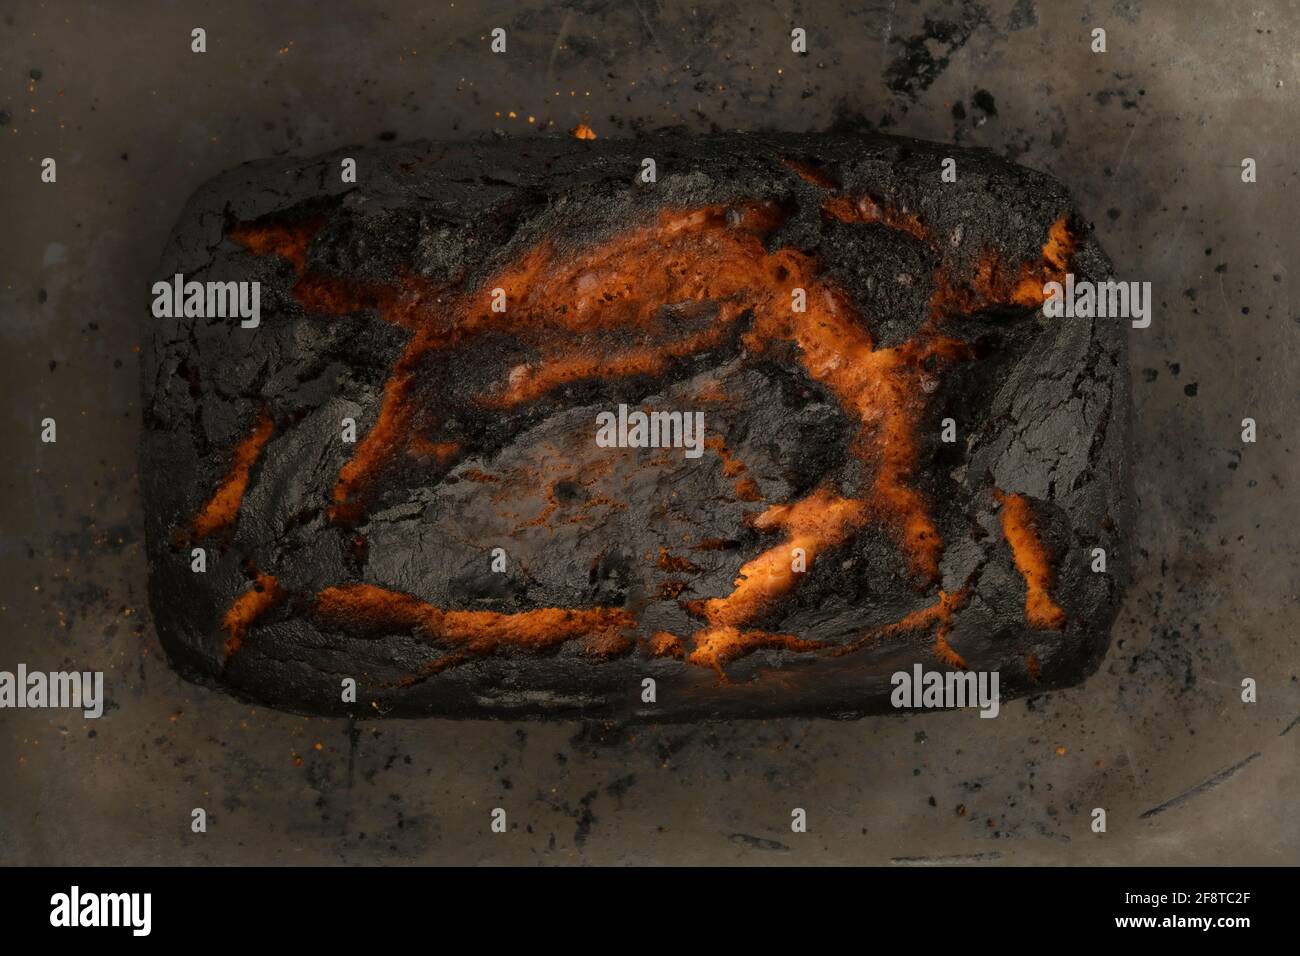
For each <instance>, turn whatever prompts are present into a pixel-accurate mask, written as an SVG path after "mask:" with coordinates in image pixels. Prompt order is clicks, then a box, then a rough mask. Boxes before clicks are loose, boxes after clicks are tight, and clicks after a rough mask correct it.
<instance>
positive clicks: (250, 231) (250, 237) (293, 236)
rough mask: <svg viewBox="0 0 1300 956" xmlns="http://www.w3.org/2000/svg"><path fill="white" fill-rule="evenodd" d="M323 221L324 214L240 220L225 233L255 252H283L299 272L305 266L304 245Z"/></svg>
mask: <svg viewBox="0 0 1300 956" xmlns="http://www.w3.org/2000/svg"><path fill="white" fill-rule="evenodd" d="M324 225H325V217H323V216H313V217H311V218H309V219H303V220H300V221H298V222H292V223H281V222H241V223H236V224H235V225H233V226H232V227H231V228H230V229H229V230H228V231H227V232H226V236H227V238H229V239H230V240H231V241H232V242H236V243H238V244H239V245H241V246H243V247H244V248H245V249H247V250H248V251H249V252H250V253H252V254H253V255H255V256H269V255H277V256H283V257H284V258H285V259H288V260H289V262H291V263H292V264H293V267H294V269H295V270H296V271H297V272H298V273H299V274H301V273H302V272H303V271H304V270H305V269H306V268H307V249H308V248H309V247H310V246H311V242H312V240H313V239H314V238H316V233H318V232H320V230H321V227H322V226H324Z"/></svg>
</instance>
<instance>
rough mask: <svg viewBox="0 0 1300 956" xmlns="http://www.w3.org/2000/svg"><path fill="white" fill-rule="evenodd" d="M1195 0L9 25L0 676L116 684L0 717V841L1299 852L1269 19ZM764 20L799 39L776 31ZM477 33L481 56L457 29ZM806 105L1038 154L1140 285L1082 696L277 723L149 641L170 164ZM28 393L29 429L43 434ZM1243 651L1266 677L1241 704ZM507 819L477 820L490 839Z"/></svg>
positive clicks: (508, 852)
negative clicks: (1096, 824) (815, 715)
mask: <svg viewBox="0 0 1300 956" xmlns="http://www.w3.org/2000/svg"><path fill="white" fill-rule="evenodd" d="M381 6H382V7H383V8H384V9H383V10H382V11H381V10H380V7H381ZM1194 6H1195V10H1189V9H1188V5H1185V4H1173V3H1168V4H1166V3H1151V2H1147V3H1142V2H1138V0H1132V2H1122V0H1121V2H1115V3H1108V2H1096V3H1087V4H1069V3H1051V4H1047V3H1035V2H1033V0H1015V2H1008V3H1001V2H989V3H986V4H980V5H976V4H973V3H961V2H955V3H947V4H944V3H939V2H922V3H919V4H911V3H905V4H898V5H897V7H898V8H897V9H894V5H893V4H890V3H874V4H853V3H817V4H811V3H808V4H790V3H786V4H780V5H777V6H775V7H773V8H772V9H770V10H767V11H755V10H753V9H752V5H750V4H744V3H738V2H737V3H732V2H724V3H717V4H707V5H705V4H701V5H691V4H685V3H667V2H662V3H654V2H651V0H641V2H639V3H617V2H599V0H586V2H578V0H575V2H570V3H564V4H555V5H542V4H522V5H503V4H475V5H473V7H474V9H473V11H472V12H471V11H467V10H465V9H463V7H462V6H456V7H452V6H450V5H445V6H440V7H438V8H436V9H431V8H430V6H429V5H427V4H417V3H400V4H394V3H386V4H382V5H381V4H378V3H373V4H372V3H362V4H352V5H349V6H348V8H347V9H346V10H343V11H340V12H338V13H332V14H330V15H329V16H328V17H324V16H320V15H319V13H318V12H317V10H318V5H316V4H308V3H301V2H284V3H280V4H276V5H274V6H272V7H267V6H266V5H265V4H256V3H253V2H251V0H250V2H244V3H231V4H225V5H223V8H224V9H223V10H222V12H221V13H220V14H218V13H216V12H212V11H213V10H214V9H215V8H209V9H208V11H207V12H205V13H204V14H203V15H202V16H200V17H197V18H196V17H195V16H194V15H190V14H184V13H182V12H177V10H176V9H175V8H174V7H172V6H170V5H164V4H161V3H158V4H139V5H133V6H132V8H131V10H130V11H129V12H128V11H123V10H118V9H114V6H113V5H110V6H104V5H96V6H92V5H90V4H63V5H60V9H59V10H58V12H55V11H53V10H50V9H42V8H40V7H37V6H35V5H23V6H21V7H20V8H18V9H14V8H12V7H11V8H10V9H9V11H8V12H6V13H3V14H0V36H3V40H4V42H3V43H2V44H0V51H3V52H0V110H2V111H3V112H4V114H5V115H3V116H0V120H3V121H4V125H2V126H0V182H2V183H3V184H4V187H3V204H2V205H3V208H4V210H5V224H6V226H7V228H5V229H3V230H0V263H2V264H3V265H0V273H2V275H3V282H2V283H0V317H2V320H3V321H2V322H0V336H2V337H3V348H2V349H0V375H2V377H3V380H4V382H5V389H6V393H5V394H6V401H5V402H4V403H3V406H2V407H0V416H2V417H3V423H4V440H5V442H6V450H7V452H8V455H7V456H6V467H5V469H4V480H5V493H4V495H3V499H2V501H0V530H2V532H3V536H2V537H0V669H10V670H12V669H13V668H14V667H15V666H16V665H17V663H18V662H19V661H25V662H27V663H28V664H29V666H32V667H40V668H44V669H64V668H76V669H102V670H104V671H106V681H107V686H108V694H109V697H110V701H111V702H110V705H109V710H108V712H107V713H106V715H105V716H104V717H103V719H101V720H98V721H85V720H83V719H82V718H81V717H80V716H74V715H71V714H69V713H67V712H59V711H25V710H24V711H3V712H0V768H3V773H0V862H5V863H10V862H14V863H91V862H110V861H111V862H141V863H162V862H175V863H193V864H205V863H238V862H251V863H274V862H300V863H361V862H378V861H386V862H439V863H446V862H457V863H475V862H525V863H526V862H538V863H564V862H595V863H650V862H655V863H666V862H685V863H703V862H714V863H751V862H756V863H778V864H779V863H816V862H828V863H850V862H852V863H879V864H885V865H912V864H916V863H930V862H935V861H945V860H948V861H954V862H963V861H970V862H981V861H983V862H995V863H1010V864H1021V863H1142V864H1155V863H1173V864H1177V863H1198V862H1208V863H1234V862H1267V863H1295V862H1297V859H1298V858H1300V824H1297V822H1296V818H1295V816H1294V814H1293V812H1292V806H1293V802H1294V799H1293V795H1294V793H1295V791H1296V786H1297V782H1298V781H1297V769H1296V768H1297V747H1298V745H1300V727H1298V726H1297V725H1296V724H1295V721H1296V718H1297V716H1298V715H1300V690H1298V687H1300V683H1298V681H1300V679H1298V677H1297V672H1298V670H1300V664H1298V661H1297V658H1298V656H1300V655H1298V654H1297V649H1296V647H1297V644H1296V637H1295V634H1296V630H1297V624H1298V623H1300V612H1297V607H1298V606H1300V605H1298V604H1297V600H1296V598H1297V560H1298V559H1297V555H1296V551H1295V549H1294V542H1295V540H1296V536H1297V530H1298V528H1297V525H1298V523H1300V522H1298V520H1297V518H1296V516H1295V509H1294V507H1292V506H1291V502H1293V501H1294V496H1295V490H1296V482H1297V474H1296V469H1295V464H1294V461H1295V458H1294V453H1293V450H1292V445H1293V443H1294V441H1295V438H1294V434H1293V429H1294V423H1295V421H1296V420H1297V413H1300V394H1298V393H1297V388H1296V386H1295V384H1294V375H1293V374H1292V370H1293V368H1294V367H1295V363H1296V362H1297V359H1300V355H1297V353H1298V352H1300V305H1298V304H1297V302H1296V300H1295V297H1294V295H1293V283H1294V282H1295V278H1294V276H1295V272H1296V266H1297V259H1298V256H1297V239H1296V238H1295V233H1294V198H1289V197H1294V195H1295V192H1294V190H1295V189H1296V188H1297V187H1298V186H1300V183H1298V182H1297V177H1298V175H1300V173H1298V172H1297V166H1296V160H1295V147H1296V145H1297V144H1296V141H1295V133H1294V130H1295V129H1296V128H1297V125H1298V123H1297V121H1298V120H1300V106H1298V105H1297V103H1298V101H1297V92H1298V91H1300V71H1298V69H1297V60H1296V58H1295V53H1294V52H1293V44H1292V42H1291V39H1292V38H1293V37H1294V36H1295V34H1296V30H1297V29H1300V11H1297V10H1296V9H1295V8H1294V7H1289V6H1288V5H1284V4H1276V5H1268V4H1260V5H1256V7H1255V8H1252V9H1247V8H1244V7H1242V6H1241V5H1239V4H1234V3H1231V2H1227V0H1224V2H1204V3H1197V4H1195V5H1194ZM696 7H698V9H696ZM403 11H406V12H403ZM927 19H928V24H927ZM795 25H799V26H803V27H805V28H806V29H807V30H808V35H809V40H810V49H811V52H810V55H808V56H807V57H796V56H794V55H793V54H791V53H790V52H789V41H788V36H789V31H790V28H791V27H792V26H795ZM194 26H204V27H205V28H206V29H207V30H208V33H209V52H208V53H207V54H205V55H203V56H195V55H193V54H191V53H190V52H189V48H188V36H189V31H190V29H191V28H192V27H194ZM494 26H504V27H505V28H506V29H507V31H508V37H509V41H508V43H509V47H508V54H507V55H506V56H504V57H493V56H491V55H489V54H488V53H487V51H486V46H487V41H486V37H487V34H488V31H489V30H490V29H491V28H492V27H494ZM1094 26H1103V27H1105V28H1106V29H1107V31H1108V47H1109V49H1108V52H1107V53H1105V54H1102V55H1096V54H1092V53H1091V52H1089V50H1088V32H1089V31H1090V30H1091V28H1092V27H1094ZM33 70H35V71H37V75H38V76H39V78H34V77H33V73H32V71H33ZM530 117H531V118H532V121H531V122H530V121H529V118H530ZM836 120H842V121H849V122H859V123H869V124H871V125H872V126H875V127H881V128H886V129H889V130H890V131H893V132H898V133H902V134H905V135H913V136H919V137H923V138H926V139H932V140H938V141H948V142H951V141H959V142H961V143H962V144H964V145H976V146H987V147H989V148H991V149H993V150H996V151H998V152H1000V153H1002V154H1005V155H1009V156H1012V157H1014V158H1016V159H1017V160H1019V161H1020V162H1023V163H1025V164H1027V165H1030V166H1034V167H1036V168H1039V169H1043V170H1045V171H1047V172H1050V173H1052V174H1053V175H1054V176H1056V177H1058V178H1059V179H1060V180H1062V181H1063V182H1064V183H1065V184H1066V185H1067V186H1068V187H1069V188H1070V189H1071V190H1072V191H1073V192H1074V194H1075V196H1076V197H1077V198H1078V200H1079V202H1080V204H1081V206H1082V208H1083V209H1084V211H1085V213H1086V214H1088V215H1090V216H1091V217H1092V218H1093V219H1094V221H1095V222H1096V224H1097V229H1098V235H1099V238H1100V240H1101V241H1102V243H1103V244H1104V245H1105V247H1106V249H1107V251H1108V252H1109V253H1110V254H1111V256H1112V257H1113V259H1114V261H1115V262H1116V264H1117V267H1118V270H1119V272H1120V275H1121V277H1125V278H1132V279H1139V280H1149V281H1151V282H1152V283H1153V285H1154V289H1155V297H1156V312H1155V319H1154V322H1153V324H1152V326H1151V328H1150V329H1149V330H1146V331H1145V332H1134V333H1132V338H1131V343H1132V375H1133V393H1134V402H1135V409H1134V423H1133V429H1134V434H1135V441H1134V446H1135V460H1134V475H1135V482H1136V491H1137V495H1138V499H1139V518H1138V522H1137V537H1138V540H1137V541H1136V542H1134V544H1135V554H1136V580H1135V582H1134V583H1133V585H1132V586H1131V587H1130V590H1129V592H1128V597H1127V601H1126V603H1125V605H1124V607H1123V608H1122V610H1121V613H1120V617H1119V621H1118V622H1117V624H1116V628H1115V632H1114V638H1113V643H1112V647H1111V650H1110V653H1109V655H1108V656H1107V658H1106V660H1105V662H1104V663H1103V664H1102V667H1101V669H1100V671H1099V672H1098V673H1097V674H1096V675H1094V676H1093V677H1092V678H1091V679H1090V680H1089V681H1088V682H1087V683H1086V684H1084V685H1083V686H1081V687H1078V688H1073V689H1070V690H1066V691H1062V692H1056V693H1051V694H1046V695H1042V696H1039V697H1036V698H1030V699H1028V700H1022V701H1017V702H1014V703H1012V704H1008V705H1007V706H1005V707H1004V708H1003V711H1002V714H1001V716H1000V717H999V718H998V719H997V720H992V721H988V720H979V719H978V718H976V717H975V716H974V714H972V713H945V714H929V715H920V716H907V717H889V718H872V719H866V720H862V721H858V722H849V723H837V722H829V721H807V720H773V721H765V722H735V723H718V724H708V725H698V726H690V725H686V726H671V727H662V728H656V727H653V726H652V727H645V726H641V727H637V728H635V729H628V728H622V727H619V726H617V725H610V724H603V723H528V724H512V723H487V722H478V723H463V722H452V721H439V720H421V721H385V722H368V723H361V724H354V723H349V722H347V721H345V720H336V719H306V718H302V717H294V716H288V715H284V714H280V713H276V712H273V711H267V710H263V709H252V708H250V707H248V706H246V705H243V704H240V703H239V702H237V701H235V700H234V699H232V698H230V697H227V696H225V695H223V694H220V693H217V692H212V691H208V690H205V689H202V688H199V687H196V686H193V685H190V684H187V683H185V682H183V681H181V680H180V679H178V678H177V677H176V676H175V675H174V674H173V673H172V672H171V671H170V670H169V669H168V668H167V666H166V664H165V662H164V661H163V660H162V658H161V654H160V650H159V647H158V644H157V640H156V638H155V636H154V635H153V633H152V630H151V627H150V621H149V617H148V612H147V609H146V608H145V606H144V604H145V601H144V597H145V562H144V555H143V547H142V537H141V532H140V527H141V506H140V501H139V497H138V488H137V482H136V475H135V456H136V443H137V439H138V436H139V427H140V418H139V402H138V398H137V395H138V384H137V376H138V364H137V362H138V360H137V356H136V354H135V352H134V349H135V347H136V346H137V345H138V344H140V342H141V341H142V336H143V323H144V321H145V320H146V317H147V311H146V309H145V306H144V304H145V303H146V301H147V297H146V291H147V283H146V280H147V277H148V275H149V274H150V272H151V270H152V269H153V267H154V266H155V265H156V264H157V259H158V254H159V250H160V249H161V247H162V243H163V241H164V239H165V236H166V234H167V231H168V230H169V229H170V227H171V225H172V224H173V223H174V222H175V219H176V217H177V215H178V212H179V209H180V205H181V203H182V202H183V201H184V200H185V198H186V197H187V196H188V195H189V193H190V192H191V191H192V190H193V189H194V187H195V186H197V185H198V184H199V183H201V182H203V181H205V180H206V179H208V178H209V177H211V176H212V175H214V174H216V173H218V172H221V171H222V170H225V169H228V168H230V167H232V166H234V165H236V164H238V163H240V162H243V161H245V160H249V159H255V158H260V157H265V156H271V155H281V154H288V153H292V154H299V155H309V154H313V153H317V152H321V151H324V150H327V149H332V148H334V147H337V146H340V145H344V144H347V143H362V142H369V141H372V140H376V139H399V140H400V139H408V138H409V139H415V138H420V137H429V138H450V137H457V136H466V135H473V134H476V133H479V132H482V131H486V130H492V129H500V130H503V131H506V132H509V133H512V134H516V135H525V136H526V135H532V134H534V131H535V130H537V129H538V128H540V127H546V126H548V124H554V126H553V127H551V128H559V129H561V130H564V129H568V128H570V127H572V126H573V125H575V124H577V123H578V122H584V121H585V122H587V123H588V124H589V125H591V126H592V127H593V128H594V129H595V131H596V132H597V134H598V135H601V136H617V135H632V134H635V133H636V132H637V131H638V130H643V129H653V128H656V127H661V126H668V125H682V126H685V127H687V128H689V129H692V130H709V129H713V128H715V127H716V128H779V129H792V130H817V129H823V128H825V127H827V126H828V125H830V124H831V123H833V122H835V121H836ZM47 155H50V156H56V157H58V160H59V181H58V183H57V184H55V185H53V186H42V185H40V184H39V182H38V164H39V162H40V159H41V158H42V157H44V156H47ZM1243 156H1252V157H1254V158H1255V159H1256V160H1257V161H1258V163H1259V168H1260V174H1259V181H1258V182H1257V183H1255V184H1253V185H1249V186H1247V185H1244V184H1242V183H1241V182H1240V176H1239V169H1240V162H1241V159H1242V157H1243ZM1288 190H1290V192H1288ZM46 415H53V416H54V417H56V418H57V419H58V421H59V441H58V443H57V445H53V446H47V445H42V444H41V443H40V442H39V441H38V439H37V428H38V426H37V422H39V420H40V419H41V418H43V417H45V416H46ZM1247 415H1249V416H1251V417H1254V418H1256V419H1257V420H1258V422H1259V429H1260V440H1259V442H1258V443H1257V444H1255V445H1252V446H1244V445H1242V443H1241V441H1240V435H1239V430H1240V421H1241V419H1242V418H1243V417H1245V416H1247ZM1243 677H1253V678H1255V679H1256V680H1257V681H1258V682H1259V688H1260V690H1259V696H1260V699H1259V703H1257V704H1254V705H1243V704H1242V703H1241V702H1240V700H1239V686H1240V682H1241V679H1242V678H1243ZM1292 728H1296V729H1292ZM1288 731H1289V732H1288ZM498 806H501V807H505V808H506V809H507V811H508V813H509V820H510V822H511V830H510V832H509V833H508V834H504V835H493V834H491V833H490V830H489V817H488V814H489V811H490V810H491V808H493V807H498ZM1098 806H1100V807H1105V808H1107V810H1108V812H1109V830H1108V832H1107V833H1106V834H1105V835H1096V834H1093V833H1091V832H1090V830H1089V826H1088V824H1089V819H1090V818H1089V813H1090V811H1091V809H1092V808H1093V807H1098ZM194 807H204V808H206V809H207V811H208V813H209V829H208V832H207V833H206V834H202V835H198V834H192V833H191V832H190V830H189V826H188V823H189V819H190V811H191V809H192V808H194ZM793 807H804V808H806V809H807V811H808V816H809V832H808V833H807V834H802V835H796V834H792V833H791V832H790V828H789V819H790V810H791V808H793Z"/></svg>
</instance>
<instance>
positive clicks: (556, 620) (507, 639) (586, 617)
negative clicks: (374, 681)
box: [311, 584, 636, 656]
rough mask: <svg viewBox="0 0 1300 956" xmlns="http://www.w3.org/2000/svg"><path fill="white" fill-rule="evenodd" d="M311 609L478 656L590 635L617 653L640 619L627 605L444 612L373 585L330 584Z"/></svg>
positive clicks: (595, 645)
mask: <svg viewBox="0 0 1300 956" xmlns="http://www.w3.org/2000/svg"><path fill="white" fill-rule="evenodd" d="M311 613H312V617H313V618H314V619H315V621H316V622H317V623H318V624H319V625H320V626H322V627H327V628H331V629H337V630H341V631H344V632H346V633H349V634H362V635H371V636H376V637H378V636H382V635H385V634H413V635H416V636H418V637H423V638H426V639H428V640H432V641H437V642H443V643H447V644H450V645H452V646H453V647H455V648H457V649H458V650H461V651H464V652H466V653H469V654H475V655H483V654H492V653H495V652H496V651H498V650H500V649H502V648H514V649H517V650H522V651H540V650H545V649H548V648H552V647H556V646H558V645H560V644H563V643H565V642H567V641H570V640H573V639H575V638H584V639H586V640H587V641H588V647H587V649H588V650H589V651H590V652H591V653H594V654H596V655H598V656H612V655H616V654H620V653H624V652H625V651H627V650H629V649H630V648H631V642H630V641H628V640H627V639H626V638H625V637H624V636H623V632H624V631H628V630H632V629H633V628H635V626H636V618H634V617H633V616H632V614H631V613H630V612H628V611H626V610H624V609H623V608H615V607H592V608H582V609H571V608H554V607H552V608H540V609H537V610H532V611H519V612H516V613H513V614H504V613H500V612H497V611H444V610H442V609H441V608H438V607H436V606H434V605H432V604H428V603H426V602H424V601H421V600H419V599H418V598H414V597H411V596H410V595H409V594H403V593H402V592H400V591H391V590H388V589H386V588H382V587H377V586H375V585H372V584H351V585H345V586H343V587H332V588H326V589H325V590H324V591H321V592H320V593H319V594H318V595H317V596H316V602H315V605H314V607H313V609H312V612H311Z"/></svg>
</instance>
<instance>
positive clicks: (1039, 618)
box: [993, 491, 1065, 631]
mask: <svg viewBox="0 0 1300 956" xmlns="http://www.w3.org/2000/svg"><path fill="white" fill-rule="evenodd" d="M993 496H994V497H995V498H997V500H998V503H999V504H1000V505H1002V515H1001V517H1002V535H1003V537H1005V538H1006V539H1007V544H1008V545H1010V546H1011V554H1012V556H1013V557H1014V558H1015V562H1016V570H1017V571H1019V572H1020V575H1021V577H1023V578H1024V579H1025V587H1026V588H1027V592H1026V594H1025V620H1026V621H1028V622H1029V626H1030V627H1035V628H1038V629H1039V630H1044V631H1059V630H1061V629H1062V628H1063V627H1065V612H1064V611H1062V610H1061V609H1060V608H1059V607H1057V606H1056V603H1055V602H1054V601H1053V600H1052V596H1051V595H1050V594H1049V593H1048V588H1050V587H1051V584H1052V563H1051V561H1050V560H1049V556H1048V553H1047V548H1046V547H1044V546H1043V542H1042V540H1041V539H1040V538H1039V537H1038V531H1037V529H1036V528H1035V526H1034V510H1033V508H1032V507H1031V506H1030V504H1029V499H1028V498H1026V497H1025V496H1024V495H1016V494H1003V493H1002V492H1001V491H995V492H993Z"/></svg>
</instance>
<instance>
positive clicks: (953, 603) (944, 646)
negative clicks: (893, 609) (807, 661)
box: [832, 582, 971, 670]
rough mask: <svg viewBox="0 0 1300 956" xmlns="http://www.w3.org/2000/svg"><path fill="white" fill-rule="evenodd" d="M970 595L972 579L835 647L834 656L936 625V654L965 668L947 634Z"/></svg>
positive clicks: (954, 664) (943, 660)
mask: <svg viewBox="0 0 1300 956" xmlns="http://www.w3.org/2000/svg"><path fill="white" fill-rule="evenodd" d="M970 595H971V585H970V583H969V582H968V583H967V584H966V585H964V586H963V587H961V588H960V589H958V590H956V591H952V592H948V591H940V592H939V597H938V599H937V600H936V601H935V602H934V603H933V604H931V605H929V606H928V607H923V608H921V609H920V610H917V611H913V612H911V613H910V614H906V615H904V616H903V617H901V618H899V619H898V620H897V621H894V622H893V623H891V624H886V625H884V626H883V627H878V628H876V629H874V630H872V631H868V632H867V633H866V634H864V635H863V636H862V637H860V638H858V639H857V640H855V641H853V642H852V643H850V644H842V645H840V646H839V647H836V648H835V650H834V651H832V655H833V656H839V655H842V654H852V653H853V652H854V651H857V650H859V649H861V648H862V647H865V646H866V645H867V644H870V643H873V642H875V641H878V640H880V639H881V638H883V637H889V636H890V635H893V634H900V633H904V632H907V631H919V630H922V629H924V628H928V627H933V628H934V649H933V650H934V656H935V657H936V658H937V659H938V660H940V661H941V662H942V663H944V664H947V665H948V666H949V667H956V668H959V669H961V670H965V668H966V660H965V658H963V657H962V656H961V655H960V654H958V653H957V652H956V651H955V650H953V648H952V646H951V645H950V644H949V643H948V635H949V634H950V633H952V628H953V625H954V623H955V618H956V614H957V612H958V611H959V610H961V609H962V608H963V607H964V606H965V605H966V602H967V601H968V600H970Z"/></svg>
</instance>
